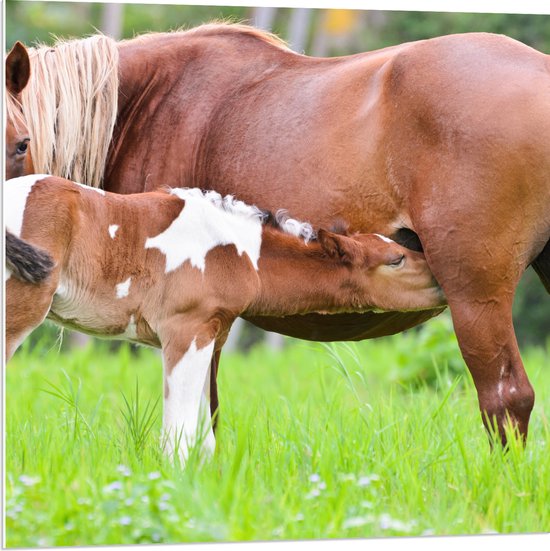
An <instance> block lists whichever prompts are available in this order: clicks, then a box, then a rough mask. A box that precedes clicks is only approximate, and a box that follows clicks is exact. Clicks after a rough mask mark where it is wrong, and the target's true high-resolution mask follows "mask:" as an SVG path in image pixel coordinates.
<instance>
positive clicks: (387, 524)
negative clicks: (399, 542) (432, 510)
mask: <svg viewBox="0 0 550 551" xmlns="http://www.w3.org/2000/svg"><path fill="white" fill-rule="evenodd" d="M378 521H379V523H380V528H382V530H396V531H398V532H410V531H411V529H412V528H413V527H414V526H416V521H414V520H412V521H411V522H403V521H401V520H397V519H394V518H392V517H391V516H390V515H388V514H383V515H380V518H379V519H378Z"/></svg>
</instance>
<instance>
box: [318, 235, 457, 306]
mask: <svg viewBox="0 0 550 551" xmlns="http://www.w3.org/2000/svg"><path fill="white" fill-rule="evenodd" d="M317 239H318V241H319V243H320V245H321V247H322V249H323V250H324V252H325V253H326V254H327V255H328V256H329V257H332V258H335V259H338V260H339V261H340V262H342V263H343V264H346V265H349V268H350V271H349V273H350V281H349V282H346V285H347V286H350V285H354V286H355V287H356V289H357V303H358V304H357V306H358V307H359V308H360V309H368V308H367V307H368V306H375V307H376V308H377V309H380V310H422V309H427V308H434V307H437V306H442V305H445V304H446V302H445V297H444V295H443V292H442V291H441V288H440V287H439V285H438V284H437V282H436V281H435V279H434V277H433V275H432V273H431V271H430V268H429V266H428V264H427V262H426V259H425V258H424V255H423V254H422V253H419V252H416V251H411V250H409V249H406V248H405V247H402V246H401V245H399V244H398V243H395V242H394V241H392V240H391V239H388V238H387V237H384V236H382V235H377V234H372V233H368V234H355V235H351V236H346V235H339V234H334V233H331V232H328V231H325V230H322V229H321V230H319V232H318V236H317ZM365 292H366V293H367V297H368V300H369V301H370V302H365Z"/></svg>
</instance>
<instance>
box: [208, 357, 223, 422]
mask: <svg viewBox="0 0 550 551" xmlns="http://www.w3.org/2000/svg"><path fill="white" fill-rule="evenodd" d="M220 355H221V348H219V349H218V350H215V351H214V354H213V355H212V362H211V363H210V386H209V393H208V397H209V400H210V417H211V418H212V430H213V431H214V433H215V432H216V426H217V424H218V416H219V409H218V408H219V405H220V404H219V401H218V367H219V365H220Z"/></svg>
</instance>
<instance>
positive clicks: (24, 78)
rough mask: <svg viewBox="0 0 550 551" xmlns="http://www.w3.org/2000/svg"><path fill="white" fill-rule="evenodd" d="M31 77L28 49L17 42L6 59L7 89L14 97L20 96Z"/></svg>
mask: <svg viewBox="0 0 550 551" xmlns="http://www.w3.org/2000/svg"><path fill="white" fill-rule="evenodd" d="M30 76H31V62H30V59H29V54H28V52H27V49H26V48H25V46H23V44H21V42H16V43H15V45H14V47H13V48H12V49H11V51H10V53H9V54H8V57H7V58H6V88H7V89H8V90H9V91H10V92H11V93H12V94H13V95H14V96H17V95H18V94H20V93H21V92H22V91H23V89H24V88H25V86H27V83H28V82H29V78H30Z"/></svg>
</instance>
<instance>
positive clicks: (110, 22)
mask: <svg viewBox="0 0 550 551" xmlns="http://www.w3.org/2000/svg"><path fill="white" fill-rule="evenodd" d="M123 13H124V4H104V5H103V11H102V14H101V25H100V29H99V30H100V31H101V32H102V33H103V34H106V35H107V36H110V37H111V38H113V39H114V40H120V39H121V38H122V17H123Z"/></svg>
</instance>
